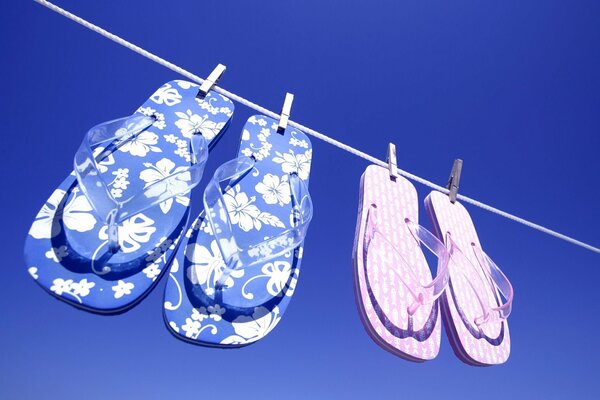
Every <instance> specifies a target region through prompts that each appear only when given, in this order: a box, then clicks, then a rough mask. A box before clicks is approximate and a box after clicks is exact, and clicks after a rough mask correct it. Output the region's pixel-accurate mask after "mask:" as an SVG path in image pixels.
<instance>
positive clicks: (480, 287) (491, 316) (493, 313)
mask: <svg viewBox="0 0 600 400" xmlns="http://www.w3.org/2000/svg"><path fill="white" fill-rule="evenodd" d="M447 243H448V245H449V247H450V254H451V256H450V257H451V258H452V259H453V261H454V262H455V263H457V264H459V265H460V268H461V272H462V273H463V274H464V276H465V277H466V278H467V281H468V282H469V286H471V288H472V289H473V291H474V292H475V295H476V297H477V299H478V301H479V303H480V305H481V308H482V310H483V314H482V315H480V316H477V317H475V320H474V322H475V324H476V325H477V326H481V325H483V324H487V323H490V322H494V321H499V320H505V319H507V318H508V316H509V315H510V312H511V310H512V302H513V297H514V291H513V287H512V285H511V283H510V281H509V280H508V278H507V277H506V275H504V273H503V272H502V270H501V269H500V268H499V267H498V266H497V265H496V263H494V261H493V260H492V259H491V258H490V257H489V256H488V255H487V254H485V253H484V251H483V250H482V249H481V248H480V247H479V246H477V245H475V244H474V243H472V244H471V247H472V249H473V253H474V254H475V257H476V259H477V263H478V267H479V269H480V270H481V271H482V272H483V277H482V276H481V274H480V273H478V271H476V269H477V267H476V266H475V265H473V263H472V262H471V261H470V260H469V259H468V258H467V257H466V256H465V254H464V253H463V251H462V250H461V249H460V248H459V247H458V245H457V244H456V243H455V242H454V240H452V236H451V235H450V234H448V235H447ZM464 268H467V269H471V273H466V271H465V270H464ZM472 276H477V282H472V281H471V279H470V277H472ZM486 289H487V290H490V289H491V290H493V291H494V292H493V295H494V299H495V304H489V299H490V296H489V293H488V292H484V290H486ZM498 292H500V295H501V297H503V298H504V300H502V298H500V296H498Z"/></svg>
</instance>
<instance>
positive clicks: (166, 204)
mask: <svg viewBox="0 0 600 400" xmlns="http://www.w3.org/2000/svg"><path fill="white" fill-rule="evenodd" d="M144 167H146V168H147V169H145V170H143V171H142V172H140V179H141V180H143V181H144V182H146V185H145V186H144V187H145V188H146V189H147V192H146V197H149V198H153V197H168V196H171V197H170V198H168V199H167V200H165V201H163V202H162V203H160V209H161V210H162V212H163V213H164V214H166V213H168V212H169V210H170V209H171V206H172V205H173V197H172V196H174V195H177V194H179V196H177V197H176V200H177V202H178V203H180V204H183V205H184V206H187V205H189V198H188V197H187V196H182V194H183V193H186V192H187V191H189V185H190V181H191V179H192V177H191V175H190V173H189V172H183V173H181V172H182V171H185V167H177V168H175V163H174V162H173V161H171V160H169V159H168V158H163V159H161V160H159V161H157V163H156V165H153V164H152V163H144ZM173 174H178V175H176V176H174V177H172V178H171V179H165V178H167V177H169V176H171V175H173Z"/></svg>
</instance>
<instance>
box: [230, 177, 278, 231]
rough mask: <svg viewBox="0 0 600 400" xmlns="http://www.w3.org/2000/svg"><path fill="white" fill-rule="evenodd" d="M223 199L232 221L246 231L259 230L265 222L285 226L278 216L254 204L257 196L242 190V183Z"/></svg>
mask: <svg viewBox="0 0 600 400" xmlns="http://www.w3.org/2000/svg"><path fill="white" fill-rule="evenodd" d="M223 199H224V200H225V206H226V207H227V212H228V214H229V219H230V221H231V223H232V224H233V225H237V226H239V227H240V229H242V230H243V231H244V232H248V231H250V230H252V229H256V230H258V231H259V230H260V229H261V228H262V226H263V224H265V225H271V226H275V227H278V228H284V227H285V225H284V224H283V222H281V220H280V219H279V218H278V217H277V216H275V215H273V214H270V213H268V212H266V211H260V210H259V209H258V207H257V206H256V205H255V204H254V202H255V201H256V197H255V196H252V197H248V195H247V194H246V193H244V192H242V191H241V189H240V185H235V186H234V187H233V188H231V189H229V190H228V191H227V192H225V194H224V195H223Z"/></svg>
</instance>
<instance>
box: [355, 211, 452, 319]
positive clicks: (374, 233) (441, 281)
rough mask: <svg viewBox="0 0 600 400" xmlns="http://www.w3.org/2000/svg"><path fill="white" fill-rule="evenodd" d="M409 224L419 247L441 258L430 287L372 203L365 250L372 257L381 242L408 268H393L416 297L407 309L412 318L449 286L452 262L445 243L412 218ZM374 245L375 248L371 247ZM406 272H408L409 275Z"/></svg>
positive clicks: (366, 228) (406, 221) (367, 224)
mask: <svg viewBox="0 0 600 400" xmlns="http://www.w3.org/2000/svg"><path fill="white" fill-rule="evenodd" d="M405 223H406V228H407V229H408V230H409V231H410V233H411V235H412V236H413V238H414V239H415V241H416V242H417V244H418V245H419V246H420V245H421V244H422V245H423V246H425V247H426V248H427V249H428V250H429V251H430V252H431V253H433V254H434V255H435V256H436V257H437V259H438V264H437V270H436V275H435V278H434V279H433V280H432V281H431V282H429V283H427V284H422V283H421V281H420V279H419V277H418V276H417V275H416V274H415V271H414V268H413V265H411V264H410V263H409V262H408V261H406V259H405V258H404V257H403V256H402V254H401V253H400V251H398V249H397V248H396V246H394V244H393V243H392V242H391V241H390V240H389V239H388V238H387V237H386V235H385V234H384V233H383V232H382V230H381V229H380V228H379V213H378V210H377V206H376V205H375V204H371V206H370V207H369V210H368V211H367V220H366V226H365V233H364V240H363V248H364V252H365V254H367V257H368V252H369V250H371V251H372V250H374V249H375V248H376V247H377V246H378V245H377V244H376V243H377V242H378V241H380V243H383V244H384V245H385V246H387V247H388V248H389V249H390V250H391V251H392V252H394V253H395V254H396V255H397V257H398V259H399V260H400V262H402V263H403V264H404V265H405V268H404V269H403V270H401V269H400V268H399V267H398V266H397V265H393V266H392V271H393V272H394V273H395V274H396V275H397V276H398V278H400V281H401V282H402V284H403V285H404V286H405V287H406V289H407V290H408V291H409V292H410V293H411V295H412V297H413V300H414V301H413V303H412V304H410V305H409V306H408V308H407V311H408V313H409V315H413V314H414V313H415V312H416V311H417V309H418V308H419V307H420V306H422V305H424V304H430V303H433V302H434V301H435V300H436V299H437V298H438V297H439V296H440V295H441V294H442V293H443V292H444V290H445V289H446V287H447V286H448V282H449V279H450V277H449V273H448V261H449V257H450V255H449V253H448V251H447V250H446V246H444V244H443V243H442V242H441V241H440V240H439V239H438V238H436V237H435V236H434V235H433V234H432V233H431V232H429V231H428V230H427V229H425V228H423V227H422V226H421V225H419V224H417V223H414V222H412V221H410V220H409V219H406V220H405ZM371 246H374V247H373V248H371ZM384 256H385V255H384ZM406 271H408V274H407V273H406Z"/></svg>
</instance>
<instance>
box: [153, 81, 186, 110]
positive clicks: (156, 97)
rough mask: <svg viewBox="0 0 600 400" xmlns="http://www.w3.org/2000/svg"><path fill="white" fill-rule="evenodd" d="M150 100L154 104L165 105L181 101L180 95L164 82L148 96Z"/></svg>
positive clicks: (172, 104)
mask: <svg viewBox="0 0 600 400" xmlns="http://www.w3.org/2000/svg"><path fill="white" fill-rule="evenodd" d="M150 99H151V100H152V101H154V102H155V103H156V104H165V105H166V106H169V107H170V106H174V105H175V104H179V103H181V95H180V94H179V92H178V91H177V89H175V88H174V87H172V86H171V85H170V84H168V83H167V84H166V85H164V86H163V87H161V88H160V89H158V90H157V91H156V92H155V93H154V94H153V95H152V97H150Z"/></svg>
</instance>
